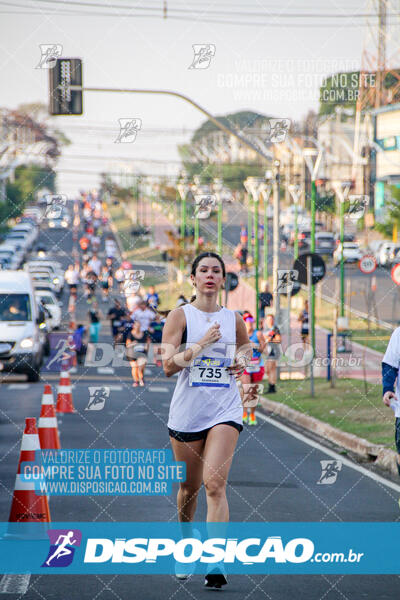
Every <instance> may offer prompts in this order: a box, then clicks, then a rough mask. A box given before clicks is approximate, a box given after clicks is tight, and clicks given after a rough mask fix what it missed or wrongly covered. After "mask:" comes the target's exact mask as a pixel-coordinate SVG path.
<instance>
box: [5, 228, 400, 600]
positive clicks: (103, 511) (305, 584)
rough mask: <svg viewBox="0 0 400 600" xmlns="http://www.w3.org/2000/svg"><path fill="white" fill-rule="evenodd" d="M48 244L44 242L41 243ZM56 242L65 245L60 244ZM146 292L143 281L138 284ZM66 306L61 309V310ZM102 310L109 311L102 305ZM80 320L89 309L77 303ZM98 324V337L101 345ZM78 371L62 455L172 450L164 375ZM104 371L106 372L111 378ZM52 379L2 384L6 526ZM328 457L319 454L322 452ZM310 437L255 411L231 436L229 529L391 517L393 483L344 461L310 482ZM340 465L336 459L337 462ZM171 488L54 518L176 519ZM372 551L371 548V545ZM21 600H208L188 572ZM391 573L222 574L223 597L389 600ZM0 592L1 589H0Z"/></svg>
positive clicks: (41, 586) (64, 580) (105, 581)
mask: <svg viewBox="0 0 400 600" xmlns="http://www.w3.org/2000/svg"><path fill="white" fill-rule="evenodd" d="M41 235H42V239H45V240H46V242H45V243H46V244H49V245H50V243H51V244H52V247H53V248H55V249H56V253H57V255H58V258H59V259H60V260H61V261H62V262H63V263H64V264H65V265H67V263H68V262H69V257H70V252H71V248H72V240H71V234H70V232H58V231H52V232H48V231H45V232H43V233H42V234H41ZM48 236H50V237H48ZM61 238H63V239H62V241H61ZM144 285H146V283H145V282H144ZM64 304H65V303H64ZM101 307H102V309H103V312H106V309H107V306H106V305H104V304H102V305H101ZM78 311H79V313H80V319H81V320H82V319H84V317H85V315H86V313H87V305H86V302H85V301H84V300H83V299H81V300H80V302H79V306H78ZM110 340H111V338H110V331H109V327H108V325H107V324H104V325H103V329H102V332H101V337H100V341H104V342H110ZM108 369H109V370H106V371H104V368H97V367H85V366H79V367H78V371H77V373H75V374H74V375H73V376H72V381H73V385H74V387H73V399H74V404H75V408H76V409H77V413H76V414H69V415H63V416H62V417H61V418H60V419H59V429H60V433H61V444H62V447H63V448H169V447H170V446H169V439H168V434H167V428H166V422H167V414H168V407H169V402H170V398H171V394H172V391H173V387H174V384H175V378H170V379H167V378H166V377H165V376H164V374H163V373H162V371H161V369H159V368H156V367H154V366H152V367H149V368H148V369H147V371H146V386H145V387H144V388H133V387H132V386H131V377H130V372H129V371H130V370H129V368H124V367H115V368H113V367H110V366H109V367H108ZM110 369H111V370H110ZM57 380H58V377H57V375H56V374H48V375H46V374H43V377H42V381H41V382H40V383H36V384H32V383H29V384H28V383H25V382H24V381H23V380H22V378H21V380H20V381H19V382H18V381H15V382H12V383H3V384H1V388H0V390H1V391H0V398H1V399H0V428H1V429H0V432H1V435H0V455H1V458H0V473H1V476H0V480H1V488H0V489H1V491H0V515H1V520H2V521H7V519H8V514H9V510H10V504H11V495H12V491H13V486H14V480H15V473H16V467H17V463H18V457H19V447H20V441H21V435H22V431H23V426H24V421H25V418H26V417H28V416H36V417H38V416H39V411H40V400H41V395H42V392H43V385H44V383H47V382H49V383H51V384H52V385H53V390H54V391H55V386H56V383H57ZM91 385H93V386H109V387H110V388H111V391H110V397H109V398H108V400H107V401H106V403H105V406H104V408H103V410H99V411H86V410H85V408H86V406H87V404H88V400H89V392H88V387H89V386H91ZM327 452H328V451H327ZM327 452H326V451H324V449H323V448H321V447H319V446H318V445H315V444H314V442H313V441H312V440H310V439H309V438H305V437H304V438H303V437H302V436H300V437H296V436H295V435H293V431H291V430H286V429H282V428H281V425H280V423H278V422H276V421H273V420H271V419H270V418H269V417H268V416H265V415H261V414H260V415H259V425H258V426H256V427H252V428H248V427H246V428H245V429H244V431H243V432H242V433H241V434H240V438H239V442H238V446H237V450H236V454H235V457H234V460H233V466H232V469H231V472H230V477H229V484H228V498H229V504H230V518H231V520H232V521H243V522H245V521H260V522H266V521H293V522H295V521H322V522H327V521H334V522H339V521H349V522H351V521H388V522H391V521H397V520H398V519H399V515H400V513H399V504H398V500H399V495H400V494H399V492H400V487H399V486H398V485H396V484H393V483H392V482H390V481H388V480H387V481H386V480H384V479H382V478H380V477H379V476H377V475H375V474H374V473H372V472H370V471H367V470H365V471H364V470H363V469H361V470H360V469H359V467H358V465H353V464H352V463H351V462H350V461H348V462H347V461H344V462H343V465H342V469H341V471H340V473H339V475H338V478H337V481H336V483H334V484H333V485H318V484H317V482H318V480H319V478H320V475H321V465H320V461H321V460H324V459H328V458H331V457H332V456H331V455H330V454H329V453H328V454H327ZM337 458H338V459H339V460H340V456H337ZM176 489H177V487H176V484H174V491H173V494H172V495H171V496H159V497H157V496H154V497H151V496H145V497H140V496H132V497H118V496H115V497H107V496H105V497H90V496H83V497H68V496H65V497H60V496H57V497H52V498H51V499H50V511H51V518H52V520H53V521H71V522H78V521H99V522H101V521H117V522H119V521H145V522H146V521H160V522H168V521H175V520H176V504H175V498H176ZM205 517H206V502H205V494H204V490H202V491H201V493H200V496H199V504H198V512H197V516H196V518H197V520H199V521H201V520H204V519H205ZM371 543H373V540H371ZM26 577H27V580H28V582H29V585H28V588H27V591H26V593H25V594H23V595H22V594H21V593H18V594H10V593H8V596H9V597H11V598H24V599H26V600H38V599H39V598H41V599H42V600H43V599H44V600H50V599H53V598H57V599H58V598H62V599H64V598H68V599H69V600H95V599H96V600H97V599H98V598H100V599H103V598H104V599H107V600H108V599H115V598H118V599H128V598H140V599H141V600H142V599H143V600H172V599H173V598H175V597H177V596H178V597H179V598H188V599H189V598H191V599H192V600H193V599H196V600H198V599H200V598H203V597H206V595H208V594H209V593H210V592H209V590H205V589H203V578H202V576H201V575H194V576H193V577H192V578H191V579H190V580H189V581H187V582H185V583H180V582H178V581H177V580H176V578H175V577H174V576H172V575H157V576H152V577H151V578H150V577H149V576H145V575H135V576H94V575H88V576H84V577H83V576H74V575H70V576H61V575H53V576H52V577H44V576H38V575H32V576H30V577H29V576H26ZM399 589H400V581H399V578H398V577H397V576H380V575H378V576H356V575H352V576H350V575H347V576H338V575H336V576H325V575H313V576H277V575H267V576H253V575H252V576H246V575H242V576H238V575H231V576H229V585H228V586H227V587H226V589H225V590H224V591H223V594H224V595H225V596H226V597H232V598H248V599H257V600H258V599H259V598H268V599H271V600H275V599H283V600H289V599H291V598H293V597H296V598H298V599H299V600H303V599H304V600H322V598H323V599H324V600H325V599H326V600H333V599H335V600H336V599H337V600H346V599H351V600H353V599H354V600H355V599H357V600H360V599H362V598H365V599H367V600H370V599H372V598H374V599H375V598H379V599H380V600H384V599H386V598H387V599H389V598H390V599H391V600H392V599H393V598H395V597H397V596H398V594H399ZM2 591H3V588H2V584H1V583H0V593H1V592H2Z"/></svg>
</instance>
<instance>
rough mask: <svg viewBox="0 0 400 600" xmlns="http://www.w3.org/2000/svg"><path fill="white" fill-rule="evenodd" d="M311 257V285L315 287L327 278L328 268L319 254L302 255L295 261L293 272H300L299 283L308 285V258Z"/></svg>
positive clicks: (306, 253) (308, 253) (307, 253)
mask: <svg viewBox="0 0 400 600" xmlns="http://www.w3.org/2000/svg"><path fill="white" fill-rule="evenodd" d="M309 256H310V257H311V283H312V284H313V285H315V284H316V283H318V282H319V281H321V279H323V278H324V277H325V273H326V267H325V262H324V260H323V258H322V257H321V256H320V255H319V254H315V253H313V252H305V253H304V254H300V256H299V258H297V259H296V260H295V261H294V264H293V270H294V271H298V272H299V275H298V278H297V280H298V281H299V283H303V284H304V285H307V258H308V257H309Z"/></svg>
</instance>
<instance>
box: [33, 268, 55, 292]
mask: <svg viewBox="0 0 400 600" xmlns="http://www.w3.org/2000/svg"><path fill="white" fill-rule="evenodd" d="M30 275H31V277H32V282H33V286H34V287H35V288H40V289H45V290H49V291H50V292H53V293H56V288H55V285H54V283H53V279H52V277H51V276H50V275H49V274H48V273H43V272H35V271H30Z"/></svg>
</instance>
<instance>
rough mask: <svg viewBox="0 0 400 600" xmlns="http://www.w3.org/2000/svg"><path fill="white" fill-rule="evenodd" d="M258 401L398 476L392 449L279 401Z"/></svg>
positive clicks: (270, 410)
mask: <svg viewBox="0 0 400 600" xmlns="http://www.w3.org/2000/svg"><path fill="white" fill-rule="evenodd" d="M260 403H261V406H262V408H263V409H264V410H265V411H268V412H271V413H272V415H279V416H280V417H283V418H284V419H287V420H288V421H291V422H293V423H296V425H299V426H300V427H302V428H303V429H306V430H308V431H311V432H312V433H315V434H316V435H318V436H320V437H321V438H324V439H327V440H329V441H330V442H333V443H334V444H336V445H337V446H340V447H342V448H344V449H346V450H349V451H350V452H354V454H356V455H357V456H359V457H360V458H363V459H364V460H365V459H366V460H368V461H369V462H372V463H373V464H374V465H377V466H379V467H382V468H383V469H386V470H387V471H390V472H391V473H392V474H393V475H396V476H398V470H397V460H396V457H397V454H396V452H394V451H393V450H390V449H388V448H385V447H384V446H379V445H377V444H371V442H368V441H367V440H364V439H363V438H359V437H357V436H356V435H354V434H352V433H346V432H345V431H341V430H340V429H336V428H335V427H332V425H328V423H324V422H323V421H320V420H319V419H316V418H315V417H310V416H309V415H306V414H304V413H302V412H300V411H298V410H295V409H294V408H290V407H289V406H286V404H282V403H281V402H274V401H273V400H269V399H268V398H264V397H261V398H260Z"/></svg>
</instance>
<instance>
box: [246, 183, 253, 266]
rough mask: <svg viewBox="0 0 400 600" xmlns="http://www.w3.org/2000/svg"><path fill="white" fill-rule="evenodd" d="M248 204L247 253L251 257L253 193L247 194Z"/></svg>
mask: <svg viewBox="0 0 400 600" xmlns="http://www.w3.org/2000/svg"><path fill="white" fill-rule="evenodd" d="M247 197H248V203H247V253H248V255H249V256H251V254H252V250H253V247H252V244H251V241H252V233H253V232H252V214H251V210H252V208H253V207H254V203H253V196H252V194H251V193H249V192H248V193H247Z"/></svg>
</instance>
